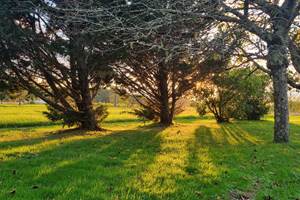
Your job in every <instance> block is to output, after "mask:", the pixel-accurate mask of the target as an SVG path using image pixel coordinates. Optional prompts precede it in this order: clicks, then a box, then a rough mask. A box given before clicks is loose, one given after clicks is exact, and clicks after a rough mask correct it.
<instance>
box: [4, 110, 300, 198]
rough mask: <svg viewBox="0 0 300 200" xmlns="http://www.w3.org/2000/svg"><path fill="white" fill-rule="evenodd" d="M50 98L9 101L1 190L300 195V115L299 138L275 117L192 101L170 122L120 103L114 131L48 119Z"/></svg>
mask: <svg viewBox="0 0 300 200" xmlns="http://www.w3.org/2000/svg"><path fill="white" fill-rule="evenodd" d="M43 110H45V107H44V106H41V105H25V106H15V105H6V106H3V105H0V199H1V200H2V199H3V200H5V199H19V200H24V199H25V200H27V199H28V200H35V199H37V200H44V199H55V200H60V199H70V200H75V199H76V200H77V199H84V200H85V199H86V200H93V199H95V200H96V199H97V200H99V199H104V200H106V199H108V200H109V199H114V200H117V199H130V200H134V199H143V200H144V199H164V200H165V199H170V200H173V199H178V200H179V199H180V200H185V199H209V200H211V199H279V200H282V199H283V200H285V199H293V200H296V199H300V190H299V188H300V159H299V158H300V126H299V125H300V117H291V143H290V144H289V145H282V144H273V143H272V128H273V122H272V118H271V117H269V116H268V117H266V118H265V120H264V121H260V122H254V121H237V122H233V123H228V124H222V125H219V124H216V123H215V121H214V120H213V119H210V118H209V117H207V118H206V119H199V118H198V117H197V115H196V113H195V111H193V110H192V109H189V110H188V111H186V112H185V113H183V114H181V115H180V116H177V118H176V122H177V123H176V124H175V125H174V126H172V127H169V128H162V127H158V126H155V125H153V124H149V123H148V124H146V125H144V124H143V123H142V122H141V121H139V120H138V119H136V118H135V117H134V116H132V115H130V114H124V113H123V114H122V111H124V110H128V109H125V108H110V109H109V111H110V113H111V115H110V116H109V117H108V118H107V119H106V121H105V123H104V124H103V126H104V128H106V129H107V131H106V132H83V131H74V130H69V129H67V128H64V129H62V128H61V126H60V124H55V123H52V122H49V121H47V119H46V118H45V117H44V116H43V115H42V114H41V112H42V111H43Z"/></svg>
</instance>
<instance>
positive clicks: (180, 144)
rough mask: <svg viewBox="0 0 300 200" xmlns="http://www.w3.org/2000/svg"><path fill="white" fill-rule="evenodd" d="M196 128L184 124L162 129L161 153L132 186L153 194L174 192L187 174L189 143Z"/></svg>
mask: <svg viewBox="0 0 300 200" xmlns="http://www.w3.org/2000/svg"><path fill="white" fill-rule="evenodd" d="M195 128H197V127H195V126H189V127H187V126H183V125H182V126H177V127H170V128H168V129H165V130H164V131H162V132H161V133H160V134H159V135H158V137H160V138H161V139H160V140H161V141H160V151H159V153H158V154H157V155H156V157H155V158H154V161H153V163H152V164H150V165H149V166H147V168H146V169H145V170H144V171H143V172H142V173H141V174H139V175H138V176H137V178H136V179H135V180H133V181H132V183H130V185H131V187H132V188H134V189H136V190H138V191H140V192H143V193H148V194H151V195H166V194H169V193H174V192H175V191H176V190H177V185H176V180H177V179H182V178H184V177H186V176H187V174H186V171H185V168H186V165H187V161H188V156H189V149H188V145H189V142H190V141H191V140H193V139H194V134H193V132H194V130H195ZM178 130H180V131H178Z"/></svg>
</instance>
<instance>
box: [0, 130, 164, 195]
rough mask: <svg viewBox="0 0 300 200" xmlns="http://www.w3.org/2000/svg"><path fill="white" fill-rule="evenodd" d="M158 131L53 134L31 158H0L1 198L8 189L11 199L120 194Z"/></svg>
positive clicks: (149, 156)
mask: <svg viewBox="0 0 300 200" xmlns="http://www.w3.org/2000/svg"><path fill="white" fill-rule="evenodd" d="M163 129H164V128H163V127H143V128H138V129H135V130H126V131H118V132H113V133H110V134H109V133H108V134H107V135H97V134H96V135H91V136H90V137H88V136H84V137H83V136H82V133H80V134H79V133H73V132H72V136H71V135H70V134H69V133H68V134H66V135H65V136H63V137H62V135H60V134H56V135H52V136H51V139H50V140H52V141H53V139H54V138H55V139H56V140H57V141H56V140H55V139H54V140H55V141H56V142H55V143H51V147H47V146H46V147H45V146H43V147H45V148H42V149H39V151H37V152H35V155H32V156H28V155H27V154H22V155H20V156H18V157H15V158H13V159H10V160H4V161H0V162H1V163H0V164H1V169H0V179H1V180H3V183H2V185H1V187H2V188H1V190H0V199H6V198H9V197H10V196H11V194H10V193H9V191H11V190H12V189H13V188H15V190H16V193H15V194H14V197H15V198H22V199H52V198H55V199H56V198H62V199H77V198H78V197H80V198H83V199H107V198H110V197H113V196H118V195H120V191H121V192H123V193H124V187H126V183H127V181H128V179H133V178H137V177H136V174H138V172H139V171H142V170H143V169H144V168H145V167H146V166H147V165H149V164H150V163H151V162H152V161H153V158H154V157H155V154H156V153H157V152H158V151H159V149H160V136H159V133H160V132H161V131H163ZM74 137H79V138H78V140H76V139H74ZM61 138H65V139H66V138H68V139H70V140H69V141H67V140H59V139H61ZM71 138H73V139H71ZM41 145H42V143H41ZM30 152H32V151H30ZM16 180H18V181H16ZM33 188H36V189H33ZM28 190H29V192H28ZM125 192H126V189H125Z"/></svg>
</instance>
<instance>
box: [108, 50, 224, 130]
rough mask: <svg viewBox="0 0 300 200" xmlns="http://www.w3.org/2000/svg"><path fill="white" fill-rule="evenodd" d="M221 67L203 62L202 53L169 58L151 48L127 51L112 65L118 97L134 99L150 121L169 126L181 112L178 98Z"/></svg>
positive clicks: (220, 61)
mask: <svg viewBox="0 0 300 200" xmlns="http://www.w3.org/2000/svg"><path fill="white" fill-rule="evenodd" d="M207 66H209V67H207ZM223 66H224V59H221V58H215V59H214V58H211V59H208V58H207V59H205V58H204V54H203V55H194V58H192V55H188V54H184V53H182V54H180V55H170V54H168V53H167V51H165V50H154V49H152V50H148V51H146V52H144V51H142V52H137V53H135V52H131V54H130V55H129V56H127V57H126V58H124V59H122V60H121V61H120V63H119V64H115V65H114V70H115V72H116V83H117V84H118V87H117V90H118V91H119V93H120V94H123V95H124V94H127V95H129V96H133V97H135V99H136V100H137V101H138V102H139V104H140V105H141V106H142V107H143V108H144V109H146V110H148V112H147V113H153V115H154V116H156V117H152V118H153V119H157V118H158V119H159V122H160V123H161V124H163V125H170V124H172V121H173V117H174V115H175V114H176V113H179V112H181V111H182V105H181V104H180V99H182V98H184V97H185V95H187V92H188V91H190V90H191V89H192V88H193V87H194V86H195V84H196V83H197V81H198V80H200V79H202V78H204V77H205V76H206V75H207V74H209V73H211V72H213V71H216V70H220V69H221V68H222V67H223ZM151 116H152V115H151Z"/></svg>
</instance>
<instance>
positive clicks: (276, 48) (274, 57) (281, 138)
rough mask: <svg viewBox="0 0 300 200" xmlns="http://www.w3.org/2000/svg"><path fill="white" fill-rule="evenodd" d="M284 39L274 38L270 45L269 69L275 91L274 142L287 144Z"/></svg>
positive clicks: (286, 85)
mask: <svg viewBox="0 0 300 200" xmlns="http://www.w3.org/2000/svg"><path fill="white" fill-rule="evenodd" d="M281 38H282V37H278V36H277V37H274V39H273V42H272V43H271V44H268V61H267V62H268V63H267V64H268V68H269V69H270V70H271V75H272V81H273V89H274V118H275V119H274V121H275V124H274V142H275V143H287V142H288V141H289V109H288V83H287V67H288V54H287V48H286V47H285V45H284V43H282V42H281V41H282V40H281Z"/></svg>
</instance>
